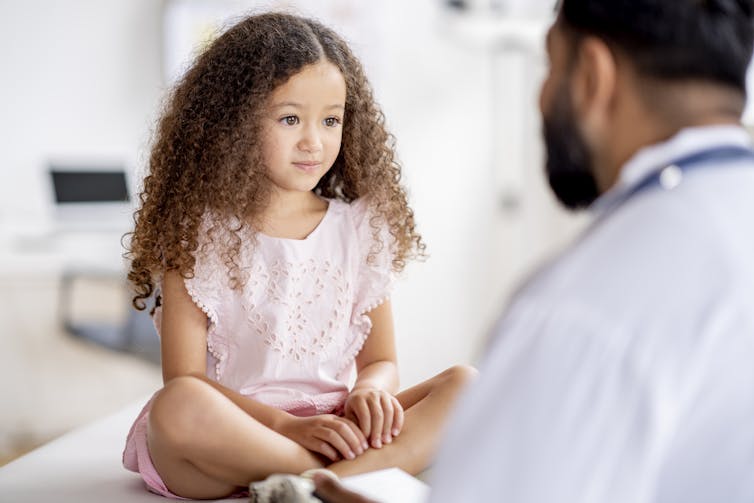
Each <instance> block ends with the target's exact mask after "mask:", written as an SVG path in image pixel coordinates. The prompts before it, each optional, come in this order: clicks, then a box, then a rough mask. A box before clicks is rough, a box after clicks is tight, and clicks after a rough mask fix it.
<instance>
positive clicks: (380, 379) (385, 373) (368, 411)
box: [345, 301, 403, 448]
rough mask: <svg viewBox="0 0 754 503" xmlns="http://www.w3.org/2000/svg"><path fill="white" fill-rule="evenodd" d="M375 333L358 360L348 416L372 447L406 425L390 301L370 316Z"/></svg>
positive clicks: (347, 406) (370, 313)
mask: <svg viewBox="0 0 754 503" xmlns="http://www.w3.org/2000/svg"><path fill="white" fill-rule="evenodd" d="M367 315H368V316H369V318H370V319H371V320H372V330H371V332H370V333H369V336H368V337H367V340H366V342H365V343H364V347H363V348H362V349H361V352H360V353H359V354H358V356H357V357H356V369H357V371H358V374H357V378H356V383H355V384H354V387H353V390H351V394H350V395H349V397H348V399H347V400H346V406H345V412H346V417H347V418H349V419H352V420H354V421H355V422H357V423H358V424H359V427H360V428H361V431H362V432H363V433H364V435H366V436H367V437H368V438H369V439H370V440H369V443H370V444H371V445H372V447H376V448H380V447H382V443H383V442H385V443H390V442H391V441H392V438H393V437H394V436H396V435H398V434H399V433H400V430H401V428H402V426H403V408H402V407H401V405H400V403H399V402H398V400H397V399H396V398H395V396H394V394H395V393H396V392H397V391H398V363H397V357H396V351H395V336H394V332H393V313H392V308H391V305H390V301H385V302H384V303H383V304H381V305H380V306H378V307H376V308H374V309H373V310H372V311H370V312H369V313H367Z"/></svg>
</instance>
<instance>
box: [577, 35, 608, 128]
mask: <svg viewBox="0 0 754 503" xmlns="http://www.w3.org/2000/svg"><path fill="white" fill-rule="evenodd" d="M576 50H577V51H578V53H577V55H576V62H575V65H574V68H573V74H572V82H571V94H572V96H571V99H572V103H573V106H574V111H575V113H576V116H577V117H578V119H579V123H580V124H581V129H582V131H583V133H584V134H585V135H586V136H587V138H591V137H593V136H594V135H597V134H598V133H599V132H600V131H607V130H609V128H607V127H606V126H608V125H609V124H610V122H611V120H612V119H613V111H614V109H615V100H616V98H617V96H618V78H617V75H618V65H617V61H616V59H615V55H614V54H613V51H611V50H610V47H608V45H607V44H606V43H605V42H604V41H602V40H601V39H599V38H597V37H589V36H587V37H584V38H583V39H582V40H581V42H580V44H579V46H578V47H577V49H576Z"/></svg>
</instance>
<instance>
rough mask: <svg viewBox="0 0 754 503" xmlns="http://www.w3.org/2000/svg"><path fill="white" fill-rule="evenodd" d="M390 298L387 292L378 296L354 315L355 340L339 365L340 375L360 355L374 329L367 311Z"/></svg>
mask: <svg viewBox="0 0 754 503" xmlns="http://www.w3.org/2000/svg"><path fill="white" fill-rule="evenodd" d="M388 290H389V289H388ZM389 298H390V294H389V293H386V294H385V295H383V296H382V297H378V298H377V299H375V300H374V301H372V302H370V303H369V304H367V305H366V306H364V307H363V308H362V309H361V310H360V311H359V313H358V314H357V315H356V316H355V317H354V318H355V319H354V320H353V325H354V331H355V332H356V334H355V335H354V337H355V340H354V341H353V342H352V343H351V345H350V346H349V348H348V351H347V352H346V353H345V354H344V355H343V361H342V362H341V364H340V366H339V367H338V372H337V374H338V375H340V374H342V373H343V371H344V370H345V369H346V368H347V367H348V366H349V365H351V363H353V361H354V359H356V355H358V354H359V352H360V351H361V349H362V348H363V347H364V343H365V342H366V341H367V338H368V337H369V333H370V332H371V331H372V320H371V318H369V316H367V313H368V312H370V311H372V310H373V309H377V308H378V307H380V306H381V305H382V304H384V303H385V301H386V300H388V299H389Z"/></svg>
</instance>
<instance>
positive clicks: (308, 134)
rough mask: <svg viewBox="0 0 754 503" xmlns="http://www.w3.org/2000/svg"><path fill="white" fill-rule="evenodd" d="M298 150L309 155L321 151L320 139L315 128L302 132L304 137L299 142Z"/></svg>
mask: <svg viewBox="0 0 754 503" xmlns="http://www.w3.org/2000/svg"><path fill="white" fill-rule="evenodd" d="M298 148H300V149H301V150H303V151H304V152H310V153H314V152H319V151H320V150H322V139H321V138H320V135H319V132H318V131H317V129H316V128H313V127H309V128H306V129H305V130H304V135H303V136H302V137H301V140H300V141H299V144H298Z"/></svg>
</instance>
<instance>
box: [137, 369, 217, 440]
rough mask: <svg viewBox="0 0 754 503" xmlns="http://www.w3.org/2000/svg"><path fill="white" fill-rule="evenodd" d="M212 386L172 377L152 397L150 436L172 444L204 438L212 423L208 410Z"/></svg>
mask: <svg viewBox="0 0 754 503" xmlns="http://www.w3.org/2000/svg"><path fill="white" fill-rule="evenodd" d="M214 391H215V390H214V389H213V388H212V387H211V386H210V385H209V384H207V383H206V382H204V381H202V380H200V379H198V378H195V377H189V376H186V377H176V378H175V379H171V380H170V381H169V382H168V383H167V384H166V385H165V387H164V388H163V389H162V390H161V391H160V392H159V393H158V394H157V396H155V398H154V401H153V402H152V408H151V410H150V412H149V433H150V437H153V436H159V437H160V441H161V442H164V443H167V444H170V445H172V446H175V447H182V446H186V445H187V444H189V443H191V441H192V439H194V440H195V439H197V438H203V436H202V435H201V433H202V432H206V431H207V428H209V427H210V426H211V424H210V423H211V420H210V417H209V416H208V414H207V411H209V410H212V407H209V406H208V405H209V402H211V401H212V400H213V398H214V397H213V396H212V395H213V394H214Z"/></svg>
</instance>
